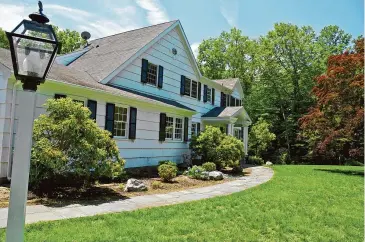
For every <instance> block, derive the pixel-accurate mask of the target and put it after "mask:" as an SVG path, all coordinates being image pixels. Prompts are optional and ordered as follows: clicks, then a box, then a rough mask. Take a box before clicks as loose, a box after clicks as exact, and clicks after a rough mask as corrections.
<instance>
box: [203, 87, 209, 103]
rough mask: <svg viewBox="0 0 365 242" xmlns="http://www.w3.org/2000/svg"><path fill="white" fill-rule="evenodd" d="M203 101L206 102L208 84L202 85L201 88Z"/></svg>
mask: <svg viewBox="0 0 365 242" xmlns="http://www.w3.org/2000/svg"><path fill="white" fill-rule="evenodd" d="M203 93H204V95H203V102H205V103H206V102H207V95H208V86H207V85H204V90H203Z"/></svg>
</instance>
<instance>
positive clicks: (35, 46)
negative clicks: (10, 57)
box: [13, 36, 56, 78]
mask: <svg viewBox="0 0 365 242" xmlns="http://www.w3.org/2000/svg"><path fill="white" fill-rule="evenodd" d="M13 44H14V49H15V52H16V59H17V65H18V74H20V75H26V76H33V77H40V78H42V77H43V75H44V74H45V71H46V68H47V65H48V63H49V62H50V59H51V56H52V53H53V50H54V49H55V48H56V45H55V44H51V43H44V42H41V41H36V40H30V39H25V38H19V37H15V36H13Z"/></svg>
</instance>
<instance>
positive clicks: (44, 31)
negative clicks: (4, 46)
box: [6, 1, 59, 91]
mask: <svg viewBox="0 0 365 242" xmlns="http://www.w3.org/2000/svg"><path fill="white" fill-rule="evenodd" d="M38 6H39V12H35V13H32V14H30V15H29V18H30V19H31V21H30V20H23V21H22V22H21V23H20V24H19V25H18V26H16V27H15V29H14V30H13V31H12V32H6V35H7V37H8V39H9V44H10V52H11V58H12V61H13V69H14V76H15V78H16V79H17V80H20V81H21V82H22V83H23V89H24V90H32V91H36V90H37V86H38V85H39V84H40V83H44V81H45V79H46V76H47V74H48V71H49V69H50V67H51V65H52V63H53V61H54V58H55V56H56V53H57V49H58V44H59V43H58V41H57V37H56V34H55V32H54V31H53V28H52V26H51V25H48V24H46V23H48V22H49V19H48V18H47V16H46V15H44V14H43V6H42V2H41V1H39V2H38Z"/></svg>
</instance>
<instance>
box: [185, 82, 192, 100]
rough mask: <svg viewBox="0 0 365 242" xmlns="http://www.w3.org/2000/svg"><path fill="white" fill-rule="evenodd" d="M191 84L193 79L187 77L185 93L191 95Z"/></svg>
mask: <svg viewBox="0 0 365 242" xmlns="http://www.w3.org/2000/svg"><path fill="white" fill-rule="evenodd" d="M190 85H191V80H190V79H189V78H185V95H188V96H190V91H191V88H190Z"/></svg>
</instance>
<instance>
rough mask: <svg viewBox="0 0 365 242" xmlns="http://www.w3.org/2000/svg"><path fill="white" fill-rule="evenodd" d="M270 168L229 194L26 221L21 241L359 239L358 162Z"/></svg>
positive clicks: (360, 184) (361, 221) (361, 203)
mask: <svg viewBox="0 0 365 242" xmlns="http://www.w3.org/2000/svg"><path fill="white" fill-rule="evenodd" d="M274 170H275V175H274V178H273V179H272V180H271V181H269V182H268V183H265V184H263V185H261V186H258V187H255V188H252V189H249V190H246V191H243V192H239V193H235V194H233V195H231V196H225V197H217V198H213V199H208V200H203V201H197V202H190V203H185V204H180V205H174V206H167V207H158V208H151V209H142V210H138V211H134V212H124V213H118V214H108V215H101V216H94V217H86V218H78V219H70V220H62V221H55V222H42V223H37V224H32V225H28V226H26V241H352V242H353V241H364V239H363V236H364V217H363V215H364V188H363V187H364V180H363V179H364V177H363V174H364V173H363V167H338V166H275V167H274ZM0 238H1V239H4V238H5V230H1V231H0Z"/></svg>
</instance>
